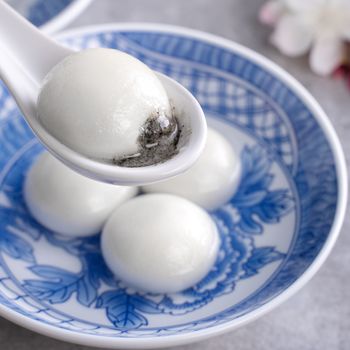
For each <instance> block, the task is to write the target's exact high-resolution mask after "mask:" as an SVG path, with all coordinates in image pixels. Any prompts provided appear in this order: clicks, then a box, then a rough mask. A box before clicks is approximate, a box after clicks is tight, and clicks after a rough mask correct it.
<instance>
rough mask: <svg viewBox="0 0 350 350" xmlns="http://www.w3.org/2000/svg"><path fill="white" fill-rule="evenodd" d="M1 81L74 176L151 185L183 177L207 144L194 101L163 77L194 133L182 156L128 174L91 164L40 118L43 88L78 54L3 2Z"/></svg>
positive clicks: (127, 170) (199, 110) (117, 168)
mask: <svg viewBox="0 0 350 350" xmlns="http://www.w3.org/2000/svg"><path fill="white" fill-rule="evenodd" d="M0 50H1V56H0V78H2V79H3V80H4V82H5V84H6V85H7V87H8V88H9V90H10V91H11V93H12V95H13V96H14V98H15V100H16V102H17V104H18V106H19V108H20V109H21V111H22V113H23V116H24V118H25V119H26V121H27V123H28V124H29V126H30V127H31V129H32V130H33V132H34V133H35V135H36V136H37V137H38V138H39V139H40V141H41V142H42V143H43V144H44V146H45V147H46V148H47V149H48V150H49V151H50V152H51V153H52V154H53V155H54V156H55V157H57V158H58V159H60V160H61V161H62V162H64V163H65V164H66V165H67V166H69V167H70V168H72V169H73V170H75V171H77V172H79V173H81V174H82V175H85V176H88V177H90V178H92V179H95V180H98V181H103V182H108V183H114V184H118V185H145V184H148V183H153V182H157V181H161V180H164V179H167V178H170V177H173V176H175V175H178V174H180V173H182V172H184V171H186V170H187V169H188V168H190V167H191V165H193V164H194V162H195V161H196V160H197V159H198V157H199V156H200V154H201V152H202V150H203V148H204V145H205V140H206V131H207V125H206V120H205V116H204V113H203V110H202V108H201V107H200V105H199V103H198V101H197V100H196V99H195V98H194V96H193V95H192V94H191V93H190V92H189V91H188V90H187V89H185V88H184V87H183V86H182V85H180V84H179V83H177V82H176V81H175V80H173V79H171V78H169V77H167V76H165V75H163V74H160V73H157V76H158V78H159V79H160V81H161V82H162V84H163V86H164V88H165V90H166V92H167V94H168V96H169V99H170V100H171V102H172V104H173V106H174V107H175V110H176V111H177V112H179V113H181V114H182V115H184V116H186V119H187V122H188V128H189V129H190V130H191V133H190V135H189V137H188V140H187V142H186V143H185V144H184V145H182V147H180V149H179V153H178V154H177V155H175V156H174V157H173V158H171V159H169V160H167V161H166V162H164V163H159V164H155V165H150V166H144V167H135V168H127V167H121V166H117V165H112V164H108V163H103V162H100V161H98V160H94V159H91V158H88V157H86V156H84V155H82V154H80V153H78V152H76V151H74V150H72V149H71V148H69V147H67V146H66V145H65V144H63V143H62V142H60V141H59V140H57V139H56V138H55V137H54V136H52V135H51V134H50V133H49V132H48V131H47V130H46V129H45V128H44V127H43V125H42V124H41V123H40V121H39V119H38V117H37V108H36V102H37V98H38V95H39V91H40V86H41V82H42V80H43V79H44V77H45V76H46V74H47V73H48V72H49V71H50V70H51V69H52V68H53V67H54V66H55V65H56V64H57V63H59V62H60V61H61V60H62V59H63V58H65V57H67V56H68V55H70V54H72V53H74V51H73V50H70V49H68V48H66V47H64V46H61V45H59V44H57V43H56V42H55V41H53V40H51V39H50V38H49V37H47V36H45V35H44V34H42V33H41V32H40V31H39V30H38V29H37V28H36V27H34V26H33V25H32V24H30V23H29V22H28V21H27V20H26V19H24V18H23V17H22V16H20V15H19V14H17V13H16V12H15V11H14V10H13V9H12V8H11V7H10V6H8V5H7V4H5V3H4V2H0Z"/></svg>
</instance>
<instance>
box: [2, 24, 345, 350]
mask: <svg viewBox="0 0 350 350" xmlns="http://www.w3.org/2000/svg"><path fill="white" fill-rule="evenodd" d="M122 30H130V31H144V32H150V31H157V32H160V33H168V34H178V35H181V36H185V37H190V38H196V39H199V40H202V41H205V42H209V43H211V44H215V45H218V46H221V47H223V48H226V49H228V50H230V51H233V52H237V53H239V54H240V55H242V56H244V57H247V58H248V59H249V60H251V61H252V62H254V63H256V64H258V65H260V66H262V67H263V68H264V69H266V70H267V71H268V72H270V73H272V74H273V75H274V76H276V77H277V78H278V79H280V80H281V81H282V82H283V83H284V84H286V85H287V86H288V87H289V88H291V89H292V90H293V91H294V92H295V93H297V95H298V96H299V98H300V99H301V100H302V101H303V103H304V104H305V105H306V107H307V108H308V109H309V110H310V111H311V112H312V114H313V116H314V118H315V120H316V121H317V122H318V124H319V126H320V127H321V129H322V131H323V132H324V134H325V137H326V139H327V141H328V142H329V145H330V148H331V150H332V154H333V157H334V160H335V168H336V174H337V180H338V181H337V182H338V183H337V185H338V198H337V206H336V212H335V216H334V221H333V224H332V226H331V228H330V232H329V235H328V237H327V239H326V241H325V242H324V245H323V247H322V248H321V250H320V251H319V253H318V255H317V256H316V258H315V259H314V261H313V262H312V263H311V265H310V266H309V267H308V268H307V269H306V270H305V271H304V272H303V274H302V275H301V276H300V277H299V278H298V279H297V280H296V281H295V282H294V283H292V284H291V285H290V286H289V287H288V288H286V289H285V290H284V291H283V292H281V293H280V294H279V295H277V296H276V297H275V298H273V299H271V300H270V301H268V302H267V303H266V304H264V305H263V306H261V307H259V308H258V309H256V310H253V311H252V312H249V313H247V314H246V315H244V316H242V317H240V318H239V319H236V320H231V321H228V322H225V323H223V324H220V325H215V326H213V327H210V328H207V329H203V330H198V331H196V332H192V333H180V334H172V335H165V336H162V337H147V338H146V337H145V338H144V337H142V338H111V337H107V336H103V335H101V336H100V335H93V334H82V333H79V332H76V331H71V330H66V329H62V328H58V327H55V326H53V325H48V324H44V323H42V322H41V321H38V320H34V319H31V318H29V317H27V316H24V315H22V314H19V313H17V312H16V311H13V310H12V309H9V308H8V307H6V306H4V305H1V304H0V315H1V316H3V317H4V318H6V319H8V320H9V321H12V322H14V323H16V324H18V325H20V326H23V327H25V328H28V329H30V330H32V331H35V332H37V333H41V334H43V335H46V336H49V337H52V338H56V339H59V340H63V341H69V342H72V343H77V344H81V345H87V346H97V347H103V348H125V349H130V348H132V349H149V348H160V347H166V346H176V345H183V344H187V343H192V342H196V341H200V340H205V339H207V338H210V337H213V336H218V335H220V334H223V333H225V332H228V331H232V330H234V329H237V328H239V327H242V326H243V325H245V324H247V323H249V322H251V321H253V320H255V319H257V318H259V317H260V316H262V315H264V314H265V313H267V312H269V311H271V310H273V309H274V308H276V307H277V306H278V305H280V304H281V303H283V302H284V301H285V300H287V299H288V298H290V297H291V296H292V295H294V294H295V293H296V292H297V291H298V290H300V289H301V288H302V287H303V286H304V285H305V284H306V283H307V282H308V281H309V280H310V279H311V278H312V277H313V276H314V275H315V273H316V272H317V271H318V270H319V268H320V267H321V266H322V264H323V263H324V261H325V260H326V258H327V257H328V255H329V253H330V252H331V250H332V248H333V246H334V244H335V242H336V239H337V237H338V235H339V232H340V229H341V227H342V224H343V221H344V217H345V213H346V204H347V197H348V183H347V168H346V161H345V156H344V152H343V150H342V147H341V144H340V141H339V139H338V136H337V134H336V132H335V130H334V128H333V126H332V124H331V122H330V120H329V119H328V117H327V116H326V114H325V112H324V111H323V109H322V108H321V106H320V105H319V104H318V102H317V101H316V100H315V98H314V97H313V96H312V95H311V94H310V93H309V92H308V91H307V90H306V88H305V87H304V86H302V85H301V83H299V82H298V81H297V80H296V79H295V78H294V77H292V76H291V75H290V74H289V73H288V72H286V71H285V70H284V69H282V68H281V67H279V66H278V65H277V64H276V63H274V62H272V61H271V60H270V59H268V58H265V57H264V56H262V55H261V54H259V53H257V52H255V51H253V50H251V49H249V48H247V47H245V46H243V45H240V44H237V43H235V42H233V41H231V40H228V39H225V38H222V37H219V36H216V35H213V34H209V33H206V32H203V31H198V30H194V29H188V28H185V27H180V26H173V25H165V24H156V23H140V22H136V23H128V22H125V23H110V24H103V25H91V26H84V27H79V28H75V29H70V30H67V31H64V32H61V33H59V34H57V35H56V36H55V37H56V38H57V39H64V38H66V37H70V36H75V35H79V34H87V33H94V32H104V31H122Z"/></svg>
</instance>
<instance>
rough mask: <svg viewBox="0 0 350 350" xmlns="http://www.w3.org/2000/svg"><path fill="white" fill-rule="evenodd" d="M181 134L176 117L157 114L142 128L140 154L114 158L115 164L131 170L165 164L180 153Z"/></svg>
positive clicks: (139, 143)
mask: <svg viewBox="0 0 350 350" xmlns="http://www.w3.org/2000/svg"><path fill="white" fill-rule="evenodd" d="M180 134H181V128H180V126H179V123H178V120H177V118H176V117H175V116H174V115H172V116H170V117H168V116H167V115H165V114H161V113H157V114H156V115H154V116H151V117H149V118H148V119H147V120H146V122H145V123H144V124H143V126H142V127H141V130H140V136H139V137H138V140H137V142H138V146H139V147H138V152H137V153H135V154H131V155H125V156H122V157H120V158H114V159H113V163H114V164H116V165H119V166H123V167H129V168H134V167H142V166H148V165H153V164H158V163H163V162H165V161H167V160H168V159H170V158H172V157H173V156H174V155H175V154H177V153H178V149H177V145H178V142H179V138H180Z"/></svg>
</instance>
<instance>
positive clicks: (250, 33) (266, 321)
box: [0, 0, 350, 350]
mask: <svg viewBox="0 0 350 350" xmlns="http://www.w3.org/2000/svg"><path fill="white" fill-rule="evenodd" d="M48 1H50V0H48ZM305 1H306V2H307V1H308V0H305ZM264 3H265V1H264V0H249V1H248V0H215V1H213V0H177V1H170V0H95V1H92V3H91V4H90V6H89V7H88V8H87V9H86V10H85V11H84V12H83V13H82V14H81V15H80V16H79V17H78V18H77V19H75V20H74V21H73V22H71V23H70V24H69V25H68V27H67V28H68V29H70V28H75V27H80V26H87V25H95V24H102V23H111V22H153V23H166V24H171V25H177V26H185V27H188V28H193V29H197V30H201V31H205V32H210V33H212V34H215V35H219V36H222V37H224V38H227V39H229V40H233V41H235V42H238V43H240V44H242V45H245V46H247V47H249V48H251V49H253V50H255V51H257V52H259V53H261V54H263V55H264V56H266V57H268V58H270V59H271V60H272V61H274V62H276V63H277V64H279V65H280V66H282V67H283V68H284V69H286V70H287V71H288V72H289V73H290V74H292V75H293V76H294V77H295V78H296V79H297V80H299V81H300V82H301V83H302V84H303V85H304V86H305V87H306V88H307V89H308V90H309V91H310V92H311V93H312V94H313V95H314V96H315V97H316V99H317V100H318V102H319V103H320V104H321V105H322V107H323V108H324V110H325V111H326V113H327V114H328V116H329V118H330V120H331V121H332V123H333V125H334V127H335V129H336V131H337V133H338V135H339V137H340V140H341V142H342V145H343V148H344V151H345V155H346V157H347V160H349V154H350V140H349V137H348V135H349V132H350V89H349V87H348V86H347V83H346V81H345V80H344V79H342V78H335V77H334V76H332V75H331V76H328V77H322V76H319V75H316V74H315V73H313V72H312V70H311V69H310V67H309V63H308V56H307V55H306V54H305V55H301V56H300V57H297V58H295V57H293V58H291V57H288V56H285V55H283V54H281V53H280V51H278V50H277V49H276V48H275V47H274V46H272V45H271V44H270V42H269V36H270V34H271V32H272V29H271V28H269V27H268V26H265V25H263V24H261V23H260V22H259V20H258V15H259V11H260V9H261V7H262V6H263V4H264ZM347 228H350V223H349V218H346V221H345V225H344V227H343V230H342V233H341V235H340V238H339V240H338V242H337V244H336V246H335V249H334V250H333V252H332V253H331V255H330V257H329V258H328V260H327V262H326V263H325V264H324V266H323V267H322V268H321V270H320V271H319V273H318V274H317V275H316V276H315V277H314V278H313V280H312V281H311V282H310V283H309V284H308V285H307V286H306V287H304V288H303V289H302V291H301V292H299V293H298V294H297V295H295V296H294V297H292V298H291V299H289V300H288V301H287V302H285V303H284V304H283V305H282V306H280V307H278V308H277V309H276V310H274V311H273V312H271V313H269V314H268V315H266V316H264V317H262V318H260V319H259V320H257V321H255V322H253V323H251V324H249V325H247V326H245V327H244V328H242V329H239V330H237V331H235V332H232V333H228V334H225V335H223V336H220V337H216V338H212V339H210V340H207V341H205V342H202V343H197V344H191V345H188V346H184V347H179V348H177V349H193V350H197V349H198V350H199V349H201V350H203V349H207V350H209V349H215V350H223V349H236V350H248V349H249V350H250V349H260V350H265V349H266V350H267V349H269V350H272V349H285V350H289V349H291V350H292V349H293V350H294V349H299V350H308V349H310V350H311V349H318V350H323V349H327V350H328V349H341V350H346V349H350V345H349V344H350V302H349V300H350V282H349V270H348V266H350V254H349V253H348V251H349V248H348V247H349V246H350V236H349V235H348V234H347V231H348V229H347ZM85 348H86V347H82V346H78V345H72V344H68V343H64V342H61V341H56V340H53V339H49V338H46V337H44V336H41V335H38V334H35V333H32V332H30V331H28V330H25V329H23V328H21V327H19V326H16V325H14V324H12V323H10V322H8V321H6V320H4V319H0V349H2V350H10V349H11V350H19V349H21V350H22V349H23V350H24V349H47V350H49V349H55V350H73V349H74V350H78V349H79V350H81V349H85Z"/></svg>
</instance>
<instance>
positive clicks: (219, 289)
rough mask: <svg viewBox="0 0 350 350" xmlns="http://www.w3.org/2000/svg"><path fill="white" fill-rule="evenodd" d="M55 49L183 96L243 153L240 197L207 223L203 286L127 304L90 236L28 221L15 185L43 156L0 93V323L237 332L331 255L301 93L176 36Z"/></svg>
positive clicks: (231, 53) (100, 35)
mask: <svg viewBox="0 0 350 350" xmlns="http://www.w3.org/2000/svg"><path fill="white" fill-rule="evenodd" d="M61 40H62V41H64V42H66V43H67V44H68V45H70V46H73V47H84V48H85V47H96V46H104V47H112V48H118V49H121V50H124V51H126V52H128V53H130V54H132V55H134V56H136V57H138V58H139V59H141V60H142V61H144V62H145V63H146V64H148V65H149V66H151V67H152V68H154V69H155V70H157V71H160V72H162V73H165V74H167V75H169V76H171V77H172V78H174V79H176V80H177V81H179V82H180V83H181V84H183V85H184V86H185V87H187V88H188V89H189V90H190V91H191V92H192V93H193V94H194V95H195V96H196V98H197V99H198V100H199V102H200V104H201V105H202V107H203V109H204V111H205V113H206V116H207V119H208V123H209V125H210V126H212V127H214V128H216V129H218V130H219V131H221V132H222V133H223V134H224V135H225V136H226V137H227V139H228V140H229V141H230V142H231V143H232V145H233V146H234V147H235V148H236V150H237V151H238V153H239V154H240V159H241V162H242V175H241V180H240V186H239V190H238V191H237V193H236V194H235V195H234V196H233V198H231V200H230V201H229V202H228V203H227V204H225V205H224V206H222V207H221V208H220V209H218V210H216V211H214V212H212V213H211V215H212V217H213V219H214V220H215V222H216V223H217V225H218V227H219V230H220V234H221V240H222V243H221V249H220V254H219V257H218V259H217V262H216V265H215V267H214V268H213V269H212V271H211V272H210V273H209V275H208V276H207V277H206V278H204V279H203V280H202V281H201V282H200V283H198V284H197V285H196V286H194V287H193V288H190V289H188V290H186V291H184V292H182V293H178V294H174V295H151V294H143V293H142V294H140V293H137V292H136V291H134V290H132V289H130V288H126V287H125V286H124V285H123V284H122V283H121V282H120V281H117V280H115V279H114V278H113V277H112V275H111V273H110V272H109V271H108V269H107V268H106V266H105V264H104V262H103V260H102V258H101V254H100V249H99V236H94V237H90V238H81V239H67V238H64V237H61V236H59V235H57V234H53V233H52V232H49V231H48V230H46V229H45V228H43V227H42V226H40V225H39V224H38V223H37V222H35V221H34V219H33V218H31V217H30V215H29V214H28V211H27V209H26V207H25V203H24V202H23V197H22V186H23V180H24V177H25V174H26V172H27V170H28V168H29V167H30V165H31V163H32V162H33V160H34V159H35V157H36V156H37V155H38V154H39V153H40V152H41V151H42V149H43V148H42V146H41V145H40V144H39V143H38V141H37V140H36V139H35V138H34V136H33V134H32V132H31V131H30V130H29V128H28V126H27V125H26V124H25V122H24V121H23V119H22V118H21V116H20V113H19V111H18V110H17V108H16V107H15V103H14V101H13V100H12V99H11V97H10V96H9V94H8V92H7V90H6V89H5V88H4V87H3V86H1V88H0V124H1V125H0V126H1V127H0V169H1V172H0V229H1V233H0V303H1V304H2V306H1V307H0V311H1V312H2V314H3V315H4V316H5V317H6V316H8V315H10V314H11V315H14V314H19V315H22V316H24V317H25V318H26V319H28V320H29V321H30V322H32V323H33V324H34V323H35V324H36V325H39V326H37V327H36V329H37V330H38V329H39V330H40V325H42V327H47V326H50V327H51V329H59V330H67V337H66V338H65V339H66V340H69V339H70V338H69V334H79V335H94V336H95V338H94V341H93V342H92V343H90V344H91V345H99V344H100V345H101V343H99V339H107V338H108V339H112V341H113V339H114V340H118V339H129V340H130V341H131V342H132V340H134V339H139V338H143V339H147V338H150V339H155V338H162V337H164V336H168V337H176V336H178V335H181V334H189V333H191V334H192V333H193V332H201V331H207V330H208V329H214V328H216V327H220V325H223V324H230V325H231V326H232V327H234V326H235V325H239V324H240V322H241V320H242V319H243V318H244V317H245V316H246V315H252V317H253V315H254V313H257V312H258V310H259V309H261V308H263V307H264V306H266V305H268V304H269V303H270V302H271V300H273V299H274V298H275V297H277V296H278V295H280V294H281V293H283V292H284V291H286V290H287V289H288V288H289V287H290V286H292V285H293V284H294V283H295V282H296V281H297V280H298V279H299V278H300V276H302V274H303V273H304V272H305V271H306V270H307V269H308V268H309V266H310V265H311V264H312V262H313V261H314V260H315V258H316V257H317V256H318V254H319V252H320V251H321V250H322V248H323V247H324V245H325V243H326V242H328V240H329V235H330V230H331V227H332V225H333V221H334V217H335V213H336V209H337V203H338V197H339V195H338V179H339V178H338V175H337V170H336V167H335V162H336V157H337V155H335V154H334V152H333V151H332V148H331V146H330V142H329V141H328V138H327V137H326V136H325V133H324V131H323V129H322V128H321V127H320V125H319V122H318V121H317V118H316V117H317V116H315V115H314V114H313V112H312V111H311V110H310V109H309V107H308V106H307V105H306V104H305V103H304V102H303V97H302V96H301V95H300V92H298V91H294V89H293V88H292V87H290V86H288V85H287V84H286V83H285V82H283V80H282V79H280V78H279V77H278V76H276V75H275V74H273V73H271V71H269V69H267V68H266V67H265V68H264V66H263V65H260V64H258V63H256V62H255V61H254V60H251V59H250V58H249V57H247V56H246V55H245V54H244V52H243V51H242V52H240V51H239V50H238V51H237V50H235V49H234V48H231V49H230V48H228V47H223V46H221V45H220V44H215V42H214V41H213V40H209V39H208V40H205V39H204V38H199V37H196V36H191V35H184V34H181V33H180V32H178V33H176V32H172V33H171V32H170V31H168V30H165V29H157V28H156V27H155V28H153V29H143V30H141V29H136V28H135V29H132V28H129V29H122V27H121V28H119V29H118V28H115V29H113V28H112V27H111V28H109V29H108V28H104V29H103V28H101V29H98V28H95V29H90V30H85V31H78V32H75V33H74V32H73V33H71V34H67V35H65V36H62V37H61ZM339 157H341V155H339ZM8 317H9V316H8ZM12 319H14V318H13V317H12ZM30 322H29V323H30ZM22 323H25V322H22ZM27 325H28V326H30V325H29V324H27ZM33 328H34V327H33ZM61 334H62V333H61ZM53 335H54V334H53ZM74 341H76V339H75V340H74ZM78 341H81V340H78ZM110 344H111V343H110Z"/></svg>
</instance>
